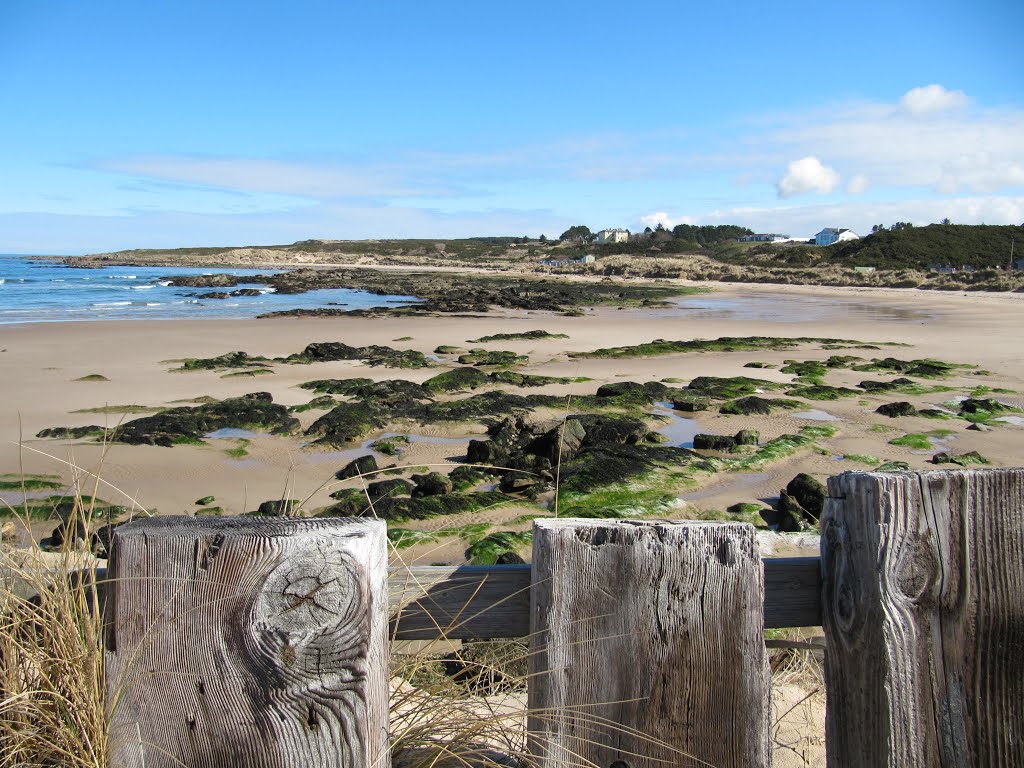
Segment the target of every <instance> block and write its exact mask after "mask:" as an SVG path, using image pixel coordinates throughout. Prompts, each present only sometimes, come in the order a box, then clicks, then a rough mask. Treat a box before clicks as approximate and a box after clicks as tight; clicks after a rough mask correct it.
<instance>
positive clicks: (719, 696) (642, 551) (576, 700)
mask: <svg viewBox="0 0 1024 768" xmlns="http://www.w3.org/2000/svg"><path fill="white" fill-rule="evenodd" d="M533 542H534V543H533V567H534V582H533V594H532V598H531V603H532V608H531V611H532V615H531V619H532V630H533V633H532V637H531V641H532V646H531V655H530V674H531V677H530V689H529V710H530V714H529V720H528V729H529V749H530V751H531V753H532V754H533V755H534V756H535V759H536V760H537V762H538V764H539V765H541V766H550V767H551V768H554V767H555V766H565V765H581V764H588V765H589V764H594V765H597V766H617V767H618V766H628V767H629V768H655V766H658V767H660V768H665V766H687V767H690V766H706V765H713V766H716V768H731V767H733V766H735V767H736V768H739V767H740V766H742V767H743V768H749V767H750V766H767V765H768V761H769V752H768V743H769V673H768V666H767V662H766V653H765V647H764V639H763V618H762V606H763V595H762V593H763V588H764V581H763V571H762V567H761V560H760V558H759V556H758V551H757V544H756V540H755V536H754V529H753V527H752V526H750V525H745V524H740V523H709V522H678V523H664V522H659V523H655V522H635V521H618V520H615V521H612V520H557V521H556V520H538V521H536V522H535V523H534V537H533ZM586 761H590V762H589V763H587V762H586Z"/></svg>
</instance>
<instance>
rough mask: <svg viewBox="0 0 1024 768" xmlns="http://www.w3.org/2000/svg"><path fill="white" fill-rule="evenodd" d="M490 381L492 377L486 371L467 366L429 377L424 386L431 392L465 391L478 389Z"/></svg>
mask: <svg viewBox="0 0 1024 768" xmlns="http://www.w3.org/2000/svg"><path fill="white" fill-rule="evenodd" d="M489 382H490V379H489V378H488V376H487V374H486V373H485V372H484V371H481V370H480V369H479V368H474V367H472V366H466V367H463V368H455V369H453V370H451V371H445V372H444V373H439V374H438V375H437V376H434V377H433V378H430V379H427V380H426V381H425V382H423V388H424V389H426V390H428V391H430V392H463V391H467V390H472V389H477V388H479V387H482V386H483V385H484V384H487V383H489Z"/></svg>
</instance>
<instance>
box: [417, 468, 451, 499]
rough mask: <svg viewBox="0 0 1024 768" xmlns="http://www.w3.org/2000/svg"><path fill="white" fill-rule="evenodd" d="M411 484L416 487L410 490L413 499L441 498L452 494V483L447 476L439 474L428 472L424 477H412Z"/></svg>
mask: <svg viewBox="0 0 1024 768" xmlns="http://www.w3.org/2000/svg"><path fill="white" fill-rule="evenodd" d="M412 481H413V483H415V484H416V487H415V488H413V489H412V497H413V498H414V499H418V498H422V497H423V496H443V495H445V494H448V493H451V492H452V481H451V479H450V478H449V477H448V476H447V475H442V474H441V473H440V472H429V473H427V474H425V475H413V476H412Z"/></svg>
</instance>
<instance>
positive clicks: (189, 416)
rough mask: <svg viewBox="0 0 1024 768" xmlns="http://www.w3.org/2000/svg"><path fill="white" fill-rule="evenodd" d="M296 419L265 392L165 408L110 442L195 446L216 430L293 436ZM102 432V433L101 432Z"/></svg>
mask: <svg viewBox="0 0 1024 768" xmlns="http://www.w3.org/2000/svg"><path fill="white" fill-rule="evenodd" d="M298 427H299V421H298V419H296V418H294V417H293V416H291V415H290V414H289V413H288V409H287V408H286V407H285V406H283V405H277V404H276V403H274V402H273V398H272V397H271V396H270V394H269V393H267V392H254V393H252V394H249V395H244V396H242V397H234V398H228V399H226V400H219V401H216V402H213V403H204V404H202V405H198V406H195V407H192V408H188V407H182V408H168V409H167V410H164V411H160V412H159V413H155V414H153V415H151V416H143V417H141V418H138V419H134V420H132V421H129V422H125V423H124V424H122V425H120V426H118V427H116V428H114V429H112V430H110V431H109V435H110V437H111V439H112V440H115V441H117V442H120V443H128V444H130V445H160V446H165V447H169V446H172V445H175V444H177V443H186V442H198V441H199V439H200V438H202V437H203V436H204V435H207V434H209V433H210V432H216V431H217V430H220V429H245V430H252V431H255V432H269V433H271V434H275V435H290V434H294V433H295V432H296V431H297V430H298ZM101 432H102V430H101Z"/></svg>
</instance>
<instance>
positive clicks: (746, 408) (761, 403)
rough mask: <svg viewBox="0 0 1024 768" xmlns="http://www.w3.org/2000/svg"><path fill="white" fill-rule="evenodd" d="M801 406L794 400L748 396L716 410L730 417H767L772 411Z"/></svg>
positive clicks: (801, 404)
mask: <svg viewBox="0 0 1024 768" xmlns="http://www.w3.org/2000/svg"><path fill="white" fill-rule="evenodd" d="M802 406H803V403H799V402H797V401H796V400H785V399H780V398H766V397H758V396H757V395H748V396H747V397H741V398H738V399H736V400H731V401H729V402H728V403H724V404H723V405H722V406H721V407H720V408H719V409H718V410H719V412H720V413H724V414H727V415H730V416H767V415H768V414H770V413H772V411H776V410H793V409H794V408H800V407H802Z"/></svg>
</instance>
